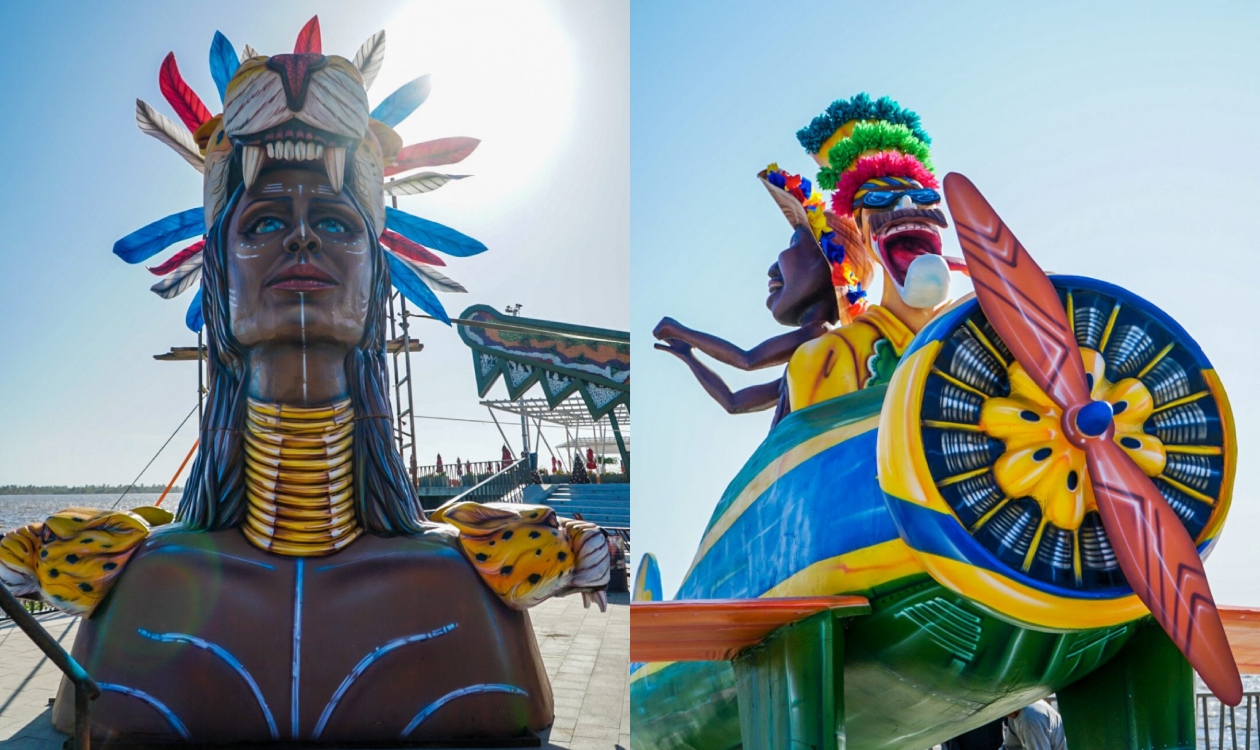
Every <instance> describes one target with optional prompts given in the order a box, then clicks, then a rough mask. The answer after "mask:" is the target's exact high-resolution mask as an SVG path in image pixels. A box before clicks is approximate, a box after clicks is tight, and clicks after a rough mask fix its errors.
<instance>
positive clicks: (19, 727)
mask: <svg viewBox="0 0 1260 750" xmlns="http://www.w3.org/2000/svg"><path fill="white" fill-rule="evenodd" d="M629 602H630V600H629V596H628V595H627V594H612V595H610V602H609V605H608V611H607V612H605V613H601V612H600V611H599V609H598V608H596V607H595V606H593V605H592V607H591V608H590V609H583V607H582V597H580V596H577V595H574V596H569V597H565V598H563V599H552V600H550V601H547V602H544V603H543V604H541V605H539V606H538V607H535V608H534V609H533V610H531V611H530V615H531V618H532V620H533V623H534V634H535V635H536V636H537V638H538V647H539V649H540V650H541V651H542V656H543V662H544V664H546V667H547V676H548V677H550V678H551V686H552V689H553V690H554V691H555V698H556V722H555V725H554V726H553V727H552V729H551V735H550V737H549V738H548V741H547V742H545V743H544V744H543V747H545V748H564V749H565V750H614V749H616V750H629V748H630V675H629V660H630V607H629ZM39 619H40V622H41V623H42V624H43V626H44V628H45V629H47V630H48V631H49V632H50V633H52V634H53V636H54V637H55V638H57V639H58V641H60V642H61V644H62V646H63V647H64V648H66V649H67V650H69V648H70V645H71V644H72V643H74V634H75V631H76V630H77V627H78V618H75V617H69V616H66V615H43V616H41V617H40V618H39ZM60 681H61V672H59V671H58V670H57V668H56V667H54V666H53V665H52V663H51V662H49V661H48V659H47V658H45V657H44V655H43V653H42V652H41V651H40V650H39V649H38V648H36V647H35V644H34V643H32V642H31V640H30V639H29V638H27V637H26V634H24V633H23V632H22V631H21V630H19V629H18V628H17V626H16V625H14V624H13V623H12V622H10V621H8V620H5V621H0V750H61V747H62V743H63V742H64V741H65V739H66V735H64V734H62V733H61V732H58V731H57V730H55V729H53V727H52V721H51V719H50V714H51V709H50V708H49V705H48V701H49V699H50V698H52V697H53V696H54V695H56V693H57V686H58V684H59V683H60Z"/></svg>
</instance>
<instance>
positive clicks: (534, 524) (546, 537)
mask: <svg viewBox="0 0 1260 750" xmlns="http://www.w3.org/2000/svg"><path fill="white" fill-rule="evenodd" d="M429 520H431V521H436V522H439V523H447V524H450V525H452V526H454V527H455V528H456V529H458V530H459V541H460V545H461V546H462V547H463V550H464V553H465V554H466V555H467V556H468V558H469V560H471V561H472V564H473V566H474V567H475V568H476V569H477V572H478V573H480V574H481V577H482V579H483V580H485V582H486V583H487V584H488V585H489V586H490V588H492V589H494V591H495V593H497V594H498V595H499V596H500V597H502V598H503V600H504V602H506V603H507V605H508V606H510V607H512V608H514V609H527V608H529V607H532V606H534V605H536V604H538V603H540V602H542V601H543V600H544V599H547V598H548V597H552V596H564V595H566V594H570V593H573V592H575V591H581V592H582V595H583V600H584V602H585V603H586V604H587V605H588V606H589V604H590V602H591V601H594V602H596V603H597V604H598V605H599V607H600V609H604V606H605V604H606V602H607V598H606V597H605V595H604V589H605V588H606V587H607V586H608V581H609V578H610V574H611V562H612V557H611V555H610V553H609V549H608V535H607V534H606V533H605V532H604V530H603V529H601V528H599V527H598V526H596V525H595V524H592V523H587V522H585V521H575V520H573V519H569V518H560V517H558V516H557V515H556V512H555V511H554V510H552V509H551V508H549V507H547V506H545V505H521V504H516V503H486V504H481V503H472V502H462V503H456V504H452V505H446V506H443V507H441V508H439V509H438V510H437V511H434V512H433V513H431V514H429Z"/></svg>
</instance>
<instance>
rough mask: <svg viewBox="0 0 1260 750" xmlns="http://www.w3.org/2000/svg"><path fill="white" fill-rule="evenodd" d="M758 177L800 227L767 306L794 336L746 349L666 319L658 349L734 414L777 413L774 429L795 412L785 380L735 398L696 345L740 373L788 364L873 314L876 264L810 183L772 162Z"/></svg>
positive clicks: (779, 263) (781, 260)
mask: <svg viewBox="0 0 1260 750" xmlns="http://www.w3.org/2000/svg"><path fill="white" fill-rule="evenodd" d="M757 176H758V178H759V179H760V180H761V182H762V184H763V185H764V186H765V188H766V190H768V191H769V193H770V195H771V197H772V198H773V199H774V200H775V203H776V204H778V206H779V208H780V210H781V211H782V212H783V215H784V217H785V218H787V220H788V223H789V225H791V226H792V227H793V233H792V237H791V241H790V244H789V245H788V247H787V249H786V250H784V251H783V252H781V253H779V257H778V259H777V260H776V261H775V263H774V264H773V265H771V266H770V270H769V272H768V276H769V279H770V280H769V285H768V286H769V296H768V297H767V298H766V307H767V308H768V309H769V310H770V314H771V315H772V316H773V317H774V319H775V321H776V322H778V323H780V324H781V325H785V326H789V327H792V328H794V329H795V330H793V331H790V332H788V333H785V334H781V335H779V336H775V337H773V338H770V339H767V340H765V341H763V342H761V343H760V344H758V345H756V346H754V347H753V348H751V349H748V350H745V349H741V348H739V347H738V346H736V345H734V344H732V343H730V342H729V341H726V340H725V339H722V338H718V337H717V336H714V335H712V334H708V333H704V332H702V331H696V330H693V329H691V328H688V327H686V326H684V325H682V324H681V323H679V322H678V321H676V320H674V319H673V318H664V319H662V320H661V322H660V323H659V324H657V326H656V328H655V329H654V330H653V331H652V334H653V335H654V336H655V337H656V338H658V339H661V341H662V343H658V344H656V348H657V349H660V350H662V351H667V352H670V353H671V354H674V355H675V356H677V357H678V358H679V359H681V360H682V361H683V362H684V363H685V364H686V365H687V366H688V367H689V368H690V369H691V372H692V374H693V375H695V377H696V380H698V381H699V382H700V384H701V386H703V387H704V389H705V391H706V392H707V393H708V394H709V395H710V396H711V397H712V398H713V399H714V400H715V401H717V402H718V403H719V404H720V405H721V406H722V408H724V409H726V411H727V412H728V413H731V414H743V413H747V412H754V411H761V410H764V409H769V408H771V407H777V408H776V409H775V416H774V420H773V422H774V423H777V422H778V421H779V420H780V419H781V418H782V417H783V416H784V415H785V414H787V412H788V410H789V409H788V393H787V389H786V381H785V380H784V379H783V378H782V377H780V378H777V379H775V380H772V381H770V382H767V383H762V384H760V385H755V386H751V387H748V388H743V389H740V390H738V391H735V392H732V391H731V389H730V388H729V387H728V386H727V385H726V383H725V382H724V381H723V380H722V378H721V377H720V376H719V375H718V374H717V373H715V372H713V370H711V369H709V367H708V366H707V365H705V364H704V363H703V362H701V361H700V360H699V359H698V358H697V357H696V356H695V354H694V352H693V351H692V349H693V347H694V348H695V349H699V350H700V351H701V352H703V353H705V354H707V355H708V356H710V357H713V358H714V359H716V360H718V361H719V362H722V363H724V364H727V365H730V366H732V367H736V368H738V369H741V370H745V371H751V370H760V369H764V368H767V367H774V366H777V365H783V364H786V363H787V362H788V360H789V359H791V357H792V354H793V353H794V352H795V351H796V349H797V347H799V346H801V345H802V344H804V343H806V342H808V341H812V340H813V339H815V338H817V337H819V336H821V335H823V334H824V333H826V332H827V331H828V330H830V329H831V327H832V326H834V325H835V324H836V323H837V322H840V323H848V322H850V321H852V320H853V319H854V318H855V317H856V316H858V315H860V314H861V313H862V312H863V311H864V310H865V309H866V292H865V286H866V283H867V282H869V280H870V276H871V275H872V271H873V266H872V264H871V262H870V260H869V258H868V257H867V256H866V255H865V253H864V252H863V251H862V249H861V248H862V242H861V236H860V235H859V233H858V230H857V227H856V225H855V224H854V223H853V220H852V219H851V218H848V217H841V216H836V215H834V214H832V213H831V212H829V211H827V210H826V207H825V205H824V203H823V199H822V197H821V196H819V195H818V194H817V193H816V192H814V190H813V186H812V184H811V183H810V181H809V180H808V179H804V178H802V177H800V176H798V175H792V174H788V173H787V172H784V171H783V170H781V169H779V168H778V166H777V165H775V164H771V165H770V166H769V167H767V168H766V169H765V170H763V171H762V172H761V173H759V174H758V175H757Z"/></svg>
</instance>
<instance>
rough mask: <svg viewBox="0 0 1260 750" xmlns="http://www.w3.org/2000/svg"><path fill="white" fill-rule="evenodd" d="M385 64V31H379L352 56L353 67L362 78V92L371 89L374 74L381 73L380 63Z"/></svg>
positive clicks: (374, 78) (374, 77)
mask: <svg viewBox="0 0 1260 750" xmlns="http://www.w3.org/2000/svg"><path fill="white" fill-rule="evenodd" d="M383 62H385V30H384V29H381V30H380V31H378V32H376V33H375V34H373V35H372V36H370V37H368V40H367V41H366V42H364V43H363V46H361V47H359V51H358V52H356V53H355V54H354V67H356V68H358V69H359V75H361V76H363V88H364V90H367V89H370V88H372V82H373V81H375V80H376V74H377V73H379V72H381V63H383Z"/></svg>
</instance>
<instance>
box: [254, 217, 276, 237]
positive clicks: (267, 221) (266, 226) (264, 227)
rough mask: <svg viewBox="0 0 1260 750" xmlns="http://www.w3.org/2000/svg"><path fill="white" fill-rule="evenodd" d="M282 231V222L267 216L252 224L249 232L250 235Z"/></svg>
mask: <svg viewBox="0 0 1260 750" xmlns="http://www.w3.org/2000/svg"><path fill="white" fill-rule="evenodd" d="M281 229H284V222H282V221H280V220H279V219H276V218H272V217H270V216H267V217H265V218H262V219H259V220H258V221H256V222H254V226H253V227H252V228H251V229H250V230H249V231H250V232H251V233H252V234H271V233H272V232H278V231H280V230H281Z"/></svg>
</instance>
